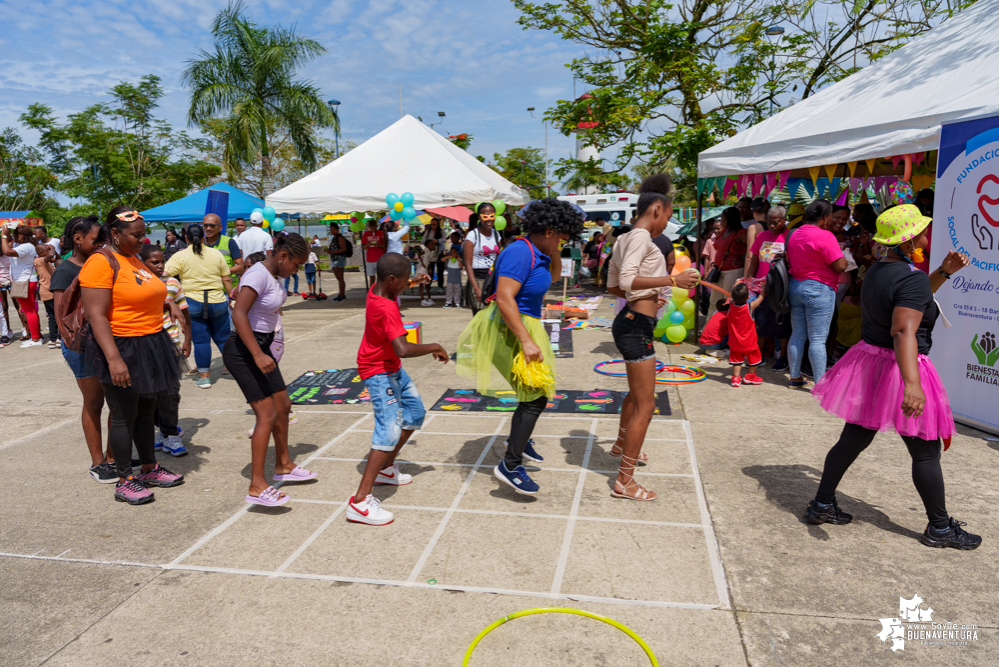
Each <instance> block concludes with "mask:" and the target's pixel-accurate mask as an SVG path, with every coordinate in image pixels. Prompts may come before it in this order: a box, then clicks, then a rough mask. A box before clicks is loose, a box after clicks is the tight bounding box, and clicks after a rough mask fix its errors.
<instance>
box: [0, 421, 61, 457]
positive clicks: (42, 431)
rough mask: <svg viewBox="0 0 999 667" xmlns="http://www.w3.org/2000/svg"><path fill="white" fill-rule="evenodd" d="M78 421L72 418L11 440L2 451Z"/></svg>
mask: <svg viewBox="0 0 999 667" xmlns="http://www.w3.org/2000/svg"><path fill="white" fill-rule="evenodd" d="M78 421H80V417H79V416H76V417H70V418H69V419H64V420H62V421H61V422H59V423H58V424H53V425H52V426H46V427H45V428H41V429H38V430H37V431H35V432H34V433H29V434H28V435H25V436H22V437H20V438H18V439H17V440H11V441H10V442H8V443H5V444H3V445H0V450H3V449H7V448H8V447H13V446H14V445H19V444H21V443H22V442H27V441H28V440H32V439H34V438H37V437H38V436H41V435H45V434H46V433H50V432H52V431H55V430H56V429H60V428H62V427H63V426H66V425H67V424H72V423H73V422H78Z"/></svg>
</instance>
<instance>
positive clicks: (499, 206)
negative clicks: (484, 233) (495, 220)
mask: <svg viewBox="0 0 999 667" xmlns="http://www.w3.org/2000/svg"><path fill="white" fill-rule="evenodd" d="M493 208H494V209H496V215H503V211H505V210H506V203H504V202H503V201H502V200H501V199H494V200H493Z"/></svg>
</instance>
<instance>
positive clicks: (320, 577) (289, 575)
mask: <svg viewBox="0 0 999 667" xmlns="http://www.w3.org/2000/svg"><path fill="white" fill-rule="evenodd" d="M164 569H168V570H187V571H191V572H215V573H219V574H249V575H254V576H259V577H279V578H286V579H312V580H317V581H342V582H346V583H352V584H374V585H377V586H405V587H407V588H426V589H437V590H445V591H464V592H466V593H496V594H499V595H519V596H524V597H533V598H545V599H555V600H571V601H573V602H596V603H610V604H621V605H634V606H642V607H666V608H672V609H696V610H704V611H710V610H713V609H718V605H716V604H699V603H696V602H666V601H658V600H625V599H622V598H602V597H595V596H592V595H574V594H559V595H552V594H551V593H542V592H540V591H522V590H516V589H508V588H479V587H476V586H457V585H451V584H436V585H434V584H428V583H424V582H416V581H396V580H393V579H368V578H365V577H341V576H337V575H331V574H308V573H297V572H282V573H281V574H277V575H276V574H274V572H271V571H264V570H240V569H237V568H231V567H206V566H202V565H167V566H164Z"/></svg>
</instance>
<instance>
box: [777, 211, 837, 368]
mask: <svg viewBox="0 0 999 667" xmlns="http://www.w3.org/2000/svg"><path fill="white" fill-rule="evenodd" d="M832 212H833V209H832V204H830V203H829V202H827V201H826V200H824V199H817V200H815V201H813V202H812V203H811V204H809V205H808V206H806V207H805V217H804V220H803V221H802V223H801V224H800V225H798V226H797V227H795V228H794V229H793V230H791V232H790V233H789V234H788V236H787V238H786V242H787V257H788V261H789V263H790V265H791V267H790V271H791V286H790V294H789V300H790V302H791V329H792V332H791V340H790V341H789V343H788V357H789V361H790V362H791V381H790V382H789V383H788V386H789V387H804V386H805V384H806V382H805V381H804V380H803V379H802V378H801V361H802V358H803V357H804V353H805V340H806V339H807V340H808V342H809V346H808V360H809V361H810V362H811V365H812V372H813V373H814V374H815V381H816V382H818V381H819V380H821V379H822V376H823V375H824V374H825V372H826V338H827V337H828V336H829V324H830V323H831V322H832V316H833V310H835V307H836V288H837V287H839V276H840V274H841V273H843V271H844V270H845V269H846V258H845V257H843V251H842V249H840V247H839V242H837V241H836V235H835V234H833V233H832V232H831V231H829V226H830V222H831V220H832Z"/></svg>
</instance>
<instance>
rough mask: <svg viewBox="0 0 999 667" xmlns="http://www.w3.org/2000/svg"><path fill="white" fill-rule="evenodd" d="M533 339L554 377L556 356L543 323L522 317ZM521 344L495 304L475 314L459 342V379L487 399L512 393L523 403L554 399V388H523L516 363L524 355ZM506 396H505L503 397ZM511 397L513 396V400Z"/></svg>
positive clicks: (526, 316) (522, 315)
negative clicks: (487, 397) (464, 379)
mask: <svg viewBox="0 0 999 667" xmlns="http://www.w3.org/2000/svg"><path fill="white" fill-rule="evenodd" d="M520 319H521V321H522V322H523V323H524V326H525V327H527V332H528V334H530V336H531V338H532V339H533V340H534V342H535V343H537V345H538V347H540V348H541V353H542V355H543V357H544V359H543V361H542V362H541V363H543V364H544V365H545V366H547V367H548V370H549V371H550V373H551V377H552V378H554V377H555V353H554V352H552V345H551V341H549V339H548V333H547V332H546V331H545V327H544V325H543V324H541V320H539V319H538V318H536V317H530V316H529V315H524V314H521V315H520ZM521 351H522V350H521V345H520V341H519V340H518V339H517V337H516V336H515V335H514V334H513V332H512V331H510V328H509V327H507V325H506V322H504V321H503V316H502V315H500V312H499V306H497V305H496V303H495V302H493V303H491V304H489V306H487V307H486V309H485V310H481V311H479V312H478V313H476V315H475V317H473V318H472V321H471V322H469V324H468V326H467V327H465V331H464V332H463V333H462V334H461V336H460V337H459V338H458V375H460V376H462V377H465V378H469V379H471V380H474V381H475V388H476V390H477V391H478V392H479V393H480V394H482V395H484V396H497V395H499V396H510V393H509V392H510V391H513V392H514V393H515V394H516V396H517V400H518V401H521V402H527V401H533V400H535V399H537V398H540V397H541V396H547V397H548V398H552V397H553V396H554V395H555V389H554V385H550V386H549V387H547V388H546V387H531V386H526V385H524V384H523V383H522V382H521V381H520V380H518V379H517V377H516V375H515V373H514V359H515V357H516V356H517V355H518V354H519V353H520V352H521ZM500 392H504V393H502V394H501V393H500ZM511 397H512V396H511Z"/></svg>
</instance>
